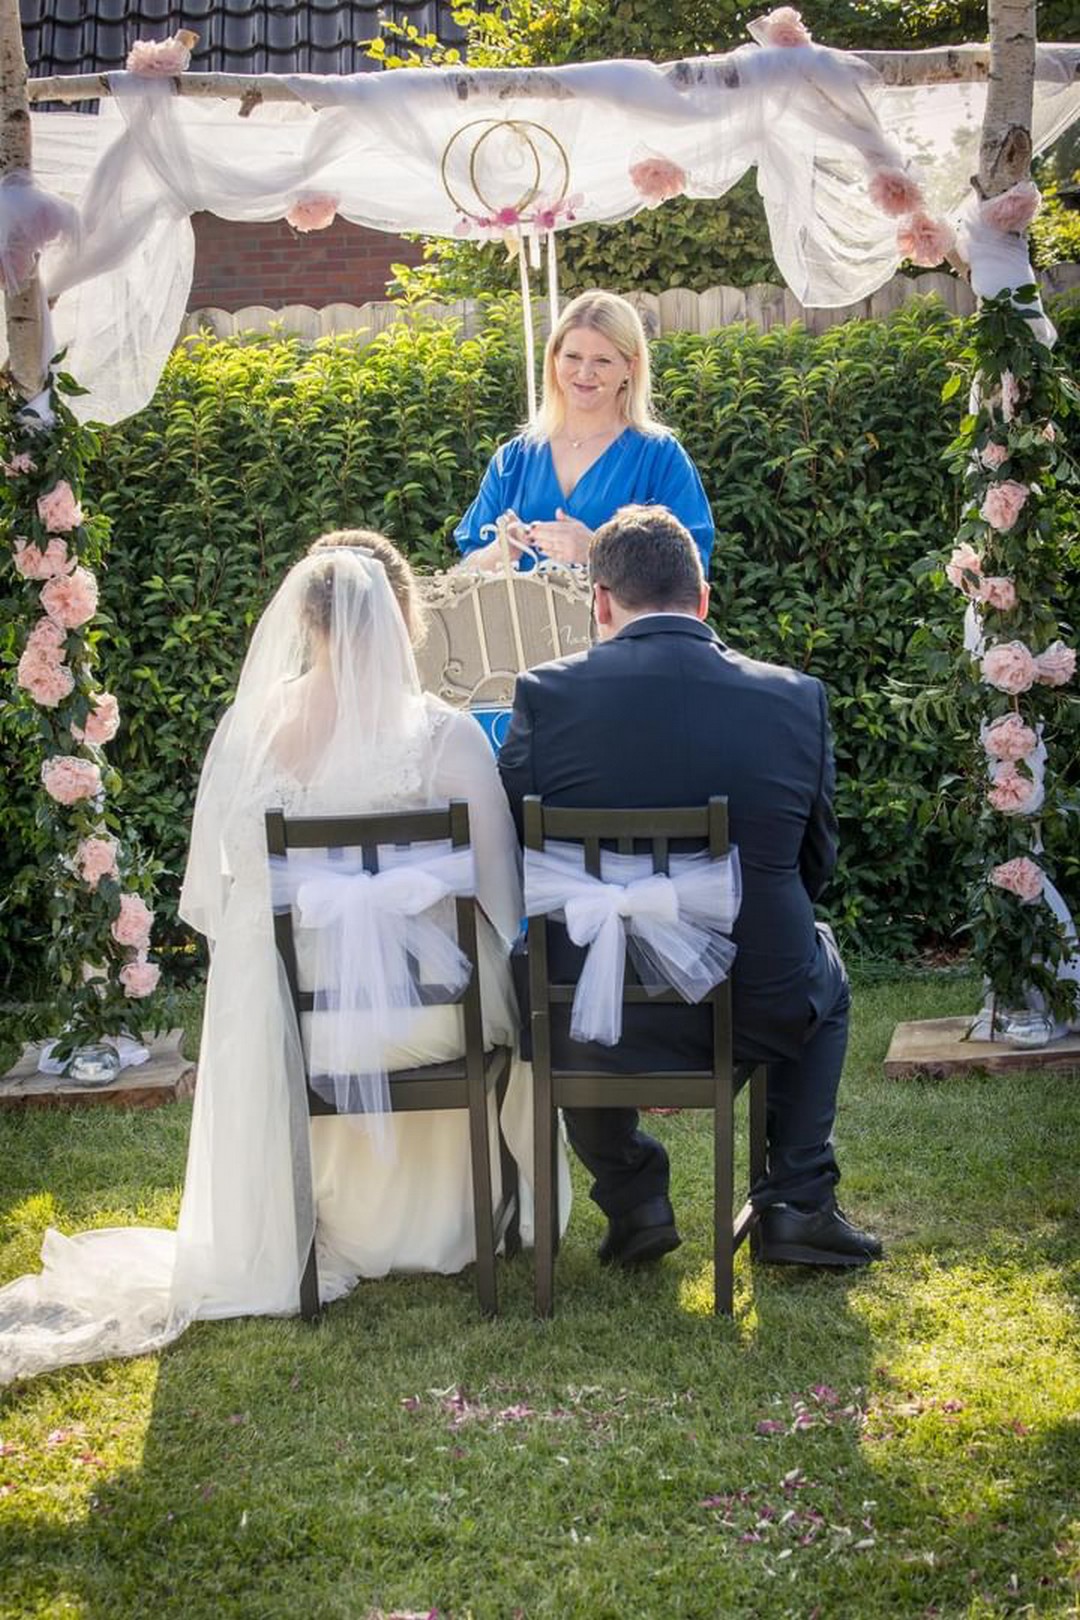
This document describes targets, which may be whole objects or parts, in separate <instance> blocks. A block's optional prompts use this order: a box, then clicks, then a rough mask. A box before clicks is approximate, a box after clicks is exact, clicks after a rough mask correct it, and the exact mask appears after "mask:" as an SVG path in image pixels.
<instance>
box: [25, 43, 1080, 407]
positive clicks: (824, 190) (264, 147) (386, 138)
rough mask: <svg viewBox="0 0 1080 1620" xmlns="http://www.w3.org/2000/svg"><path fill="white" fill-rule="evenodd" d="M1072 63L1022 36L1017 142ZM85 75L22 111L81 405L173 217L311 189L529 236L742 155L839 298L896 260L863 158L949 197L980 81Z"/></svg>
mask: <svg viewBox="0 0 1080 1620" xmlns="http://www.w3.org/2000/svg"><path fill="white" fill-rule="evenodd" d="M1078 61H1080V46H1043V47H1040V49H1039V55H1038V68H1037V83H1036V93H1035V112H1034V118H1033V140H1034V145H1035V148H1036V150H1040V149H1042V148H1043V147H1045V146H1046V145H1048V144H1049V143H1050V142H1051V141H1053V140H1054V139H1055V138H1056V137H1057V136H1058V135H1059V134H1060V133H1061V131H1062V130H1063V129H1065V128H1067V127H1068V125H1069V124H1070V123H1071V122H1072V121H1073V120H1074V119H1075V118H1076V117H1077V116H1080V86H1078V85H1076V83H1075V82H1074V79H1075V74H1076V68H1077V62H1078ZM109 78H110V84H111V86H112V90H113V101H112V103H109V102H106V103H104V104H103V110H102V113H101V114H100V115H99V116H98V118H96V119H88V118H84V117H80V116H76V115H71V114H51V113H42V114H37V115H35V117H34V150H35V175H36V179H37V181H38V184H39V185H41V186H42V187H44V188H45V189H47V190H50V191H53V192H55V193H57V194H59V195H60V196H62V197H65V198H67V199H69V200H76V201H77V203H78V210H79V223H78V229H77V230H75V231H74V232H73V233H72V234H71V235H70V236H69V237H68V238H67V239H66V241H62V242H60V243H57V244H55V245H54V246H53V247H51V248H49V249H48V250H47V251H46V253H45V256H44V259H43V265H42V273H43V282H44V285H45V288H46V291H47V293H48V295H49V297H50V298H52V299H54V300H56V303H55V307H54V310H53V332H52V334H51V338H52V341H53V343H54V344H55V345H56V346H64V347H65V348H66V349H67V360H66V364H67V366H68V368H69V369H70V370H71V371H72V373H73V374H74V375H76V376H77V377H79V379H80V380H81V381H82V383H83V384H84V386H86V387H88V388H89V390H90V393H89V395H88V396H86V397H85V398H84V399H83V400H81V401H79V402H77V408H78V409H79V410H80V411H81V413H82V414H83V415H84V416H86V417H92V418H96V419H98V420H101V421H116V420H119V419H121V418H122V417H124V416H126V415H129V414H131V412H133V411H135V410H137V409H138V408H139V407H140V406H141V405H143V404H145V403H146V401H147V400H148V399H149V398H150V396H151V394H152V393H153V390H154V387H155V385H156V382H157V379H158V377H159V375H160V372H161V368H162V366H163V365H164V362H165V359H166V357H167V355H168V352H169V349H170V348H171V346H172V344H173V342H174V341H175V338H176V334H177V332H178V330H179V326H180V322H181V320H182V318H183V315H184V312H185V310H186V307H187V301H188V295H189V292H190V287H191V277H192V267H193V260H194V251H193V237H192V230H191V225H190V215H191V214H192V213H195V212H197V211H200V210H207V211H209V212H211V213H214V214H217V215H219V216H220V217H222V218H225V219H231V220H241V221H243V220H247V221H257V220H272V219H280V218H283V217H284V216H285V215H286V214H288V212H289V211H290V209H292V208H293V207H294V206H295V205H296V204H297V203H298V202H302V201H304V200H305V199H310V198H312V197H313V196H318V197H320V198H331V199H333V200H334V201H335V202H336V205H337V211H338V212H339V213H340V214H341V216H342V217H343V218H345V219H348V220H351V221H353V222H354V223H356V224H360V225H365V226H369V227H374V228H376V229H379V230H385V231H394V232H401V231H419V232H424V233H427V234H433V235H440V234H441V235H454V234H457V235H466V236H469V235H474V236H483V235H485V234H488V235H490V234H493V233H494V232H496V231H497V230H500V229H502V228H503V226H504V224H505V222H507V221H509V223H510V228H513V229H516V230H520V231H521V232H522V233H523V234H524V235H525V236H526V237H528V238H530V239H535V238H536V237H537V236H539V235H542V234H546V233H547V232H548V231H549V229H551V228H554V229H561V228H564V227H565V226H567V225H570V224H572V223H574V222H583V221H615V220H622V219H626V218H628V217H629V216H631V215H632V214H634V213H636V212H637V211H638V210H639V209H640V208H642V207H644V206H648V205H649V204H650V202H653V201H655V198H650V197H648V196H646V195H644V194H643V192H642V191H641V190H640V189H639V188H638V185H637V184H635V180H634V178H633V177H632V174H631V171H632V170H637V171H638V173H639V174H640V172H641V169H640V166H641V165H642V164H643V163H645V162H647V161H648V160H650V159H651V160H657V159H659V160H661V161H662V162H664V163H665V164H670V165H673V166H674V167H675V169H677V170H679V171H681V172H682V176H683V186H682V189H683V190H684V191H685V193H686V195H688V196H691V197H698V198H710V197H720V196H722V195H723V194H724V192H725V191H727V190H728V189H729V188H730V187H731V186H732V185H734V184H735V182H736V181H737V180H738V179H740V178H741V176H742V175H743V174H745V173H746V172H747V170H748V169H750V168H751V167H756V170H757V180H758V187H759V189H760V191H761V194H762V197H763V199H764V202H765V208H766V211H767V214H768V219H769V228H770V232H771V235H772V246H773V252H774V255H775V257H776V261H777V264H778V265H779V267H780V269H781V271H782V272H783V275H784V278H785V280H786V281H787V283H788V285H789V286H790V287H791V289H792V291H793V292H794V293H795V295H796V296H797V297H798V298H799V299H800V301H801V302H802V303H803V304H806V305H818V306H836V305H843V304H848V303H852V302H855V301H856V300H858V299H859V298H863V297H866V296H868V295H869V294H870V293H872V292H874V291H875V290H876V289H877V288H878V287H880V286H881V285H882V284H883V283H884V282H885V281H886V280H887V279H888V278H889V276H890V275H892V273H893V271H894V270H895V268H896V265H897V262H898V252H897V247H896V221H895V220H894V219H890V218H887V217H886V216H885V215H883V214H881V213H880V212H878V210H877V209H875V207H874V206H873V205H872V203H871V202H870V199H869V197H868V195H867V191H866V182H867V179H868V176H869V173H870V172H871V171H872V170H873V169H875V168H880V167H883V166H906V167H907V168H908V169H909V170H910V172H911V174H912V175H913V177H914V178H916V179H917V180H918V182H919V184H920V185H921V186H922V188H923V191H924V193H925V195H926V198H927V203H928V206H929V207H930V209H931V210H932V211H934V212H936V213H948V212H951V211H954V210H956V209H957V208H959V206H960V205H961V203H962V201H963V199H964V197H965V195H966V194H967V192H968V188H969V181H970V176H971V174H972V173H973V172H974V170H975V168H976V167H977V151H978V139H979V130H980V126H981V121H982V113H983V108H984V105H985V94H986V92H985V87H984V86H982V85H978V84H935V85H923V86H919V87H917V88H894V87H888V86H885V85H884V84H882V83H881V81H880V80H879V78H878V76H877V74H876V73H875V71H874V70H873V69H872V68H870V67H868V66H867V64H866V63H864V62H862V61H861V60H860V59H858V58H857V57H854V56H850V55H846V54H844V53H842V52H837V51H830V50H826V49H824V48H821V47H818V46H806V47H800V48H797V49H783V48H777V47H764V48H763V47H760V46H758V45H747V46H743V47H740V49H738V50H736V51H732V52H730V53H729V54H728V55H726V56H719V57H708V58H701V59H698V60H693V61H688V62H679V63H671V64H667V65H662V66H657V65H654V64H652V63H649V62H598V63H589V64H583V65H578V66H571V67H563V68H553V69H543V68H533V69H527V70H510V69H507V70H503V71H497V70H490V71H482V72H471V71H469V70H467V69H464V68H445V69H437V70H436V69H430V70H420V69H402V70H400V71H398V72H395V73H389V74H357V75H353V76H351V77H343V78H318V77H315V76H305V75H298V76H295V77H290V78H287V79H284V80H283V81H282V83H283V85H284V87H285V89H286V91H287V93H289V94H291V95H293V96H295V98H296V99H295V101H293V102H283V103H278V102H275V103H268V104H264V105H262V106H259V107H258V108H257V109H256V110H255V111H254V112H253V113H252V114H251V116H250V117H245V118H240V117H238V116H237V110H236V106H235V103H228V102H219V101H209V100H202V99H195V98H185V97H178V96H176V95H175V94H174V93H173V89H172V85H171V83H170V82H169V81H151V80H147V79H143V78H137V77H134V76H132V75H130V74H123V73H121V74H113V75H110V76H109ZM110 136H111V137H112V138H111V139H109V137H110ZM88 153H89V154H90V156H88ZM0 247H2V222H0Z"/></svg>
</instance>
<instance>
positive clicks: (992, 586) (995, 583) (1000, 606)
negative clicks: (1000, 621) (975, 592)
mask: <svg viewBox="0 0 1080 1620" xmlns="http://www.w3.org/2000/svg"><path fill="white" fill-rule="evenodd" d="M979 601H980V602H985V603H986V605H987V607H992V608H994V610H995V611H996V612H998V613H1011V612H1012V610H1013V608H1014V607H1015V606H1016V585H1015V584H1014V582H1013V581H1012V580H1011V579H1008V578H1007V577H1006V576H1005V575H1003V574H993V575H991V576H990V577H989V578H988V579H984V580H983V582H982V585H981V586H980V588H979Z"/></svg>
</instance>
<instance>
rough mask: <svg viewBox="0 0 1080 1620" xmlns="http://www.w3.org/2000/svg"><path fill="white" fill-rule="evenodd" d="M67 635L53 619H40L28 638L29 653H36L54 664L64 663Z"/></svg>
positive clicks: (27, 647)
mask: <svg viewBox="0 0 1080 1620" xmlns="http://www.w3.org/2000/svg"><path fill="white" fill-rule="evenodd" d="M66 643H67V634H66V632H65V631H64V630H62V629H61V627H60V626H59V625H58V624H54V623H53V621H52V620H51V619H39V620H38V622H37V624H35V626H34V628H33V629H32V630H31V632H30V634H29V635H28V636H27V638H26V650H27V652H34V653H36V654H37V655H38V656H39V657H41V658H47V659H49V660H50V662H52V663H54V664H59V663H62V661H63V657H64V648H65V645H66Z"/></svg>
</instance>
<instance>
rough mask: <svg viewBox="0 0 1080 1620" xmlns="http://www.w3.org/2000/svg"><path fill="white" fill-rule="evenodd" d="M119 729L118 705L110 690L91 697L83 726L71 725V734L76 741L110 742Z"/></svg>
mask: <svg viewBox="0 0 1080 1620" xmlns="http://www.w3.org/2000/svg"><path fill="white" fill-rule="evenodd" d="M119 730H120V705H119V704H118V703H117V701H116V699H115V698H114V697H113V695H112V693H111V692H99V693H98V694H97V696H96V697H95V698H94V699H93V701H92V704H91V708H90V713H89V714H88V715H87V717H86V725H85V726H72V728H71V735H72V736H73V737H74V738H75V741H76V742H88V743H96V744H97V746H98V747H100V746H101V745H102V744H103V743H107V742H112V740H113V738H114V737H115V736H116V733H117V732H118V731H119Z"/></svg>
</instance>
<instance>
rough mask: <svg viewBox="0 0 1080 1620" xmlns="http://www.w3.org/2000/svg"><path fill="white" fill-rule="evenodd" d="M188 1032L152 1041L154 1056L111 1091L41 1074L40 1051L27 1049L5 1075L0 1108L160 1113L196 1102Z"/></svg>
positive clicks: (128, 1072)
mask: <svg viewBox="0 0 1080 1620" xmlns="http://www.w3.org/2000/svg"><path fill="white" fill-rule="evenodd" d="M183 1035H184V1032H183V1030H181V1029H171V1030H169V1032H168V1034H167V1035H157V1036H155V1037H154V1039H153V1040H152V1041H151V1042H150V1056H149V1057H148V1058H147V1060H146V1062H145V1063H141V1064H139V1065H138V1067H137V1068H128V1069H121V1070H120V1073H119V1074H118V1075H117V1077H116V1079H115V1080H112V1081H110V1083H109V1084H108V1085H107V1086H79V1085H73V1084H72V1083H71V1081H70V1080H68V1079H67V1078H66V1077H65V1076H64V1075H62V1074H39V1072H38V1066H37V1064H38V1052H39V1048H38V1047H37V1046H24V1047H23V1051H22V1056H21V1057H20V1058H19V1061H18V1062H17V1063H16V1064H15V1066H14V1068H11V1069H9V1070H8V1072H7V1073H6V1074H5V1075H3V1076H0V1108H85V1107H87V1106H88V1105H97V1104H99V1103H100V1104H104V1105H106V1106H107V1107H110V1108H157V1107H159V1106H160V1105H161V1104H162V1103H168V1102H177V1101H178V1100H179V1099H180V1098H182V1097H190V1096H191V1095H192V1094H193V1092H194V1090H195V1065H194V1063H193V1062H192V1061H191V1059H190V1058H186V1057H184V1055H183V1053H182V1052H181V1050H180V1042H181V1041H182V1039H183Z"/></svg>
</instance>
